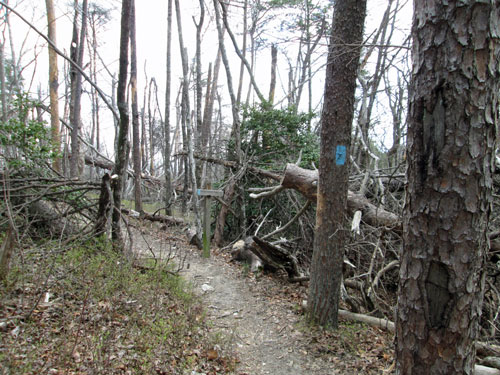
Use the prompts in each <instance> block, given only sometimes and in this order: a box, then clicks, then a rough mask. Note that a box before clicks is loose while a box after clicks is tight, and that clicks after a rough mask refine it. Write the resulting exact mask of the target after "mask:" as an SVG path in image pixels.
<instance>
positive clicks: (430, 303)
mask: <svg viewBox="0 0 500 375" xmlns="http://www.w3.org/2000/svg"><path fill="white" fill-rule="evenodd" d="M499 30H500V6H499V3H498V1H483V2H478V1H472V0H464V1H460V2H432V3H430V2H427V1H423V0H416V1H415V3H414V16H413V29H412V34H413V75H412V81H411V85H410V86H411V87H410V107H409V124H408V153H407V155H408V171H407V178H408V190H407V198H406V206H405V209H404V217H405V219H404V247H403V252H402V255H401V268H400V281H399V298H398V312H397V323H396V359H397V371H398V373H399V374H472V373H473V365H474V358H475V351H474V341H475V340H476V339H477V336H478V323H479V318H480V316H481V303H482V290H483V287H484V270H483V264H484V257H485V254H486V252H487V249H488V240H487V236H486V231H487V226H488V222H489V215H490V210H491V203H492V187H493V180H492V174H493V165H494V164H493V156H494V147H495V137H496V126H497V125H498V124H497V121H498V104H499V100H498V93H499V89H500V73H499V67H500V65H499V62H500V61H499V60H500V41H499V39H498V35H499Z"/></svg>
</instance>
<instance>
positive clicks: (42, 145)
mask: <svg viewBox="0 0 500 375" xmlns="http://www.w3.org/2000/svg"><path fill="white" fill-rule="evenodd" d="M35 106H36V103H35V102H33V101H32V100H31V99H29V98H28V96H27V94H18V95H17V97H16V99H15V100H14V102H13V109H12V111H13V112H14V113H16V114H17V116H15V117H11V118H10V119H8V120H7V121H6V122H4V123H0V146H2V147H3V149H4V152H3V153H2V155H3V157H4V158H5V160H6V162H7V164H8V165H9V167H11V168H13V169H20V168H33V167H37V166H42V165H43V164H44V163H46V162H48V161H50V160H52V159H53V158H55V157H57V156H59V154H58V150H54V149H53V147H52V145H51V140H50V132H49V129H48V127H47V126H46V123H45V122H43V121H38V120H34V119H31V118H30V115H29V114H30V111H31V110H32V109H33V108H34V107H35Z"/></svg>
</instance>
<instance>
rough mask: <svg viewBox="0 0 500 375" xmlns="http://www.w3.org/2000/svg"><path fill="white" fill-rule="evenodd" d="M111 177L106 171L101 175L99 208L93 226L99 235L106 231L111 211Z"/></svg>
mask: <svg viewBox="0 0 500 375" xmlns="http://www.w3.org/2000/svg"><path fill="white" fill-rule="evenodd" d="M110 183H111V177H110V175H109V174H108V173H105V174H104V176H102V182H101V194H100V195H99V208H98V210H97V217H96V221H95V226H94V233H95V234H96V236H99V235H101V234H103V233H105V232H106V230H107V227H108V223H109V218H110V215H109V213H110V212H111V206H112V204H111V185H110Z"/></svg>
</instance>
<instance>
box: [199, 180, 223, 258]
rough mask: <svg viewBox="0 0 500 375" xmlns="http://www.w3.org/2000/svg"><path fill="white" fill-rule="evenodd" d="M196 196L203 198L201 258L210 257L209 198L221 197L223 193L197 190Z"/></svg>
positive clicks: (220, 191)
mask: <svg viewBox="0 0 500 375" xmlns="http://www.w3.org/2000/svg"><path fill="white" fill-rule="evenodd" d="M196 194H197V195H198V196H200V197H205V202H204V204H203V257H205V258H209V257H210V209H211V207H210V198H211V197H223V196H224V191H222V190H211V189H198V190H197V191H196Z"/></svg>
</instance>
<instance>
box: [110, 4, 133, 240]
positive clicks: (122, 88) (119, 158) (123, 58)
mask: <svg viewBox="0 0 500 375" xmlns="http://www.w3.org/2000/svg"><path fill="white" fill-rule="evenodd" d="M132 1H133V0H123V1H122V14H121V30H120V69H119V72H118V89H117V95H116V101H117V105H118V111H119V112H120V125H119V128H118V141H117V152H116V158H115V169H114V171H113V174H114V175H115V176H116V177H114V179H113V180H112V184H111V188H112V191H113V213H112V215H111V220H112V223H111V233H112V239H113V242H114V246H115V248H116V249H123V238H122V234H121V230H120V219H121V203H122V188H123V181H124V179H125V178H126V177H127V176H126V169H127V154H128V129H129V112H128V105H127V95H126V94H127V71H128V45H129V37H130V8H131V2H132Z"/></svg>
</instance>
